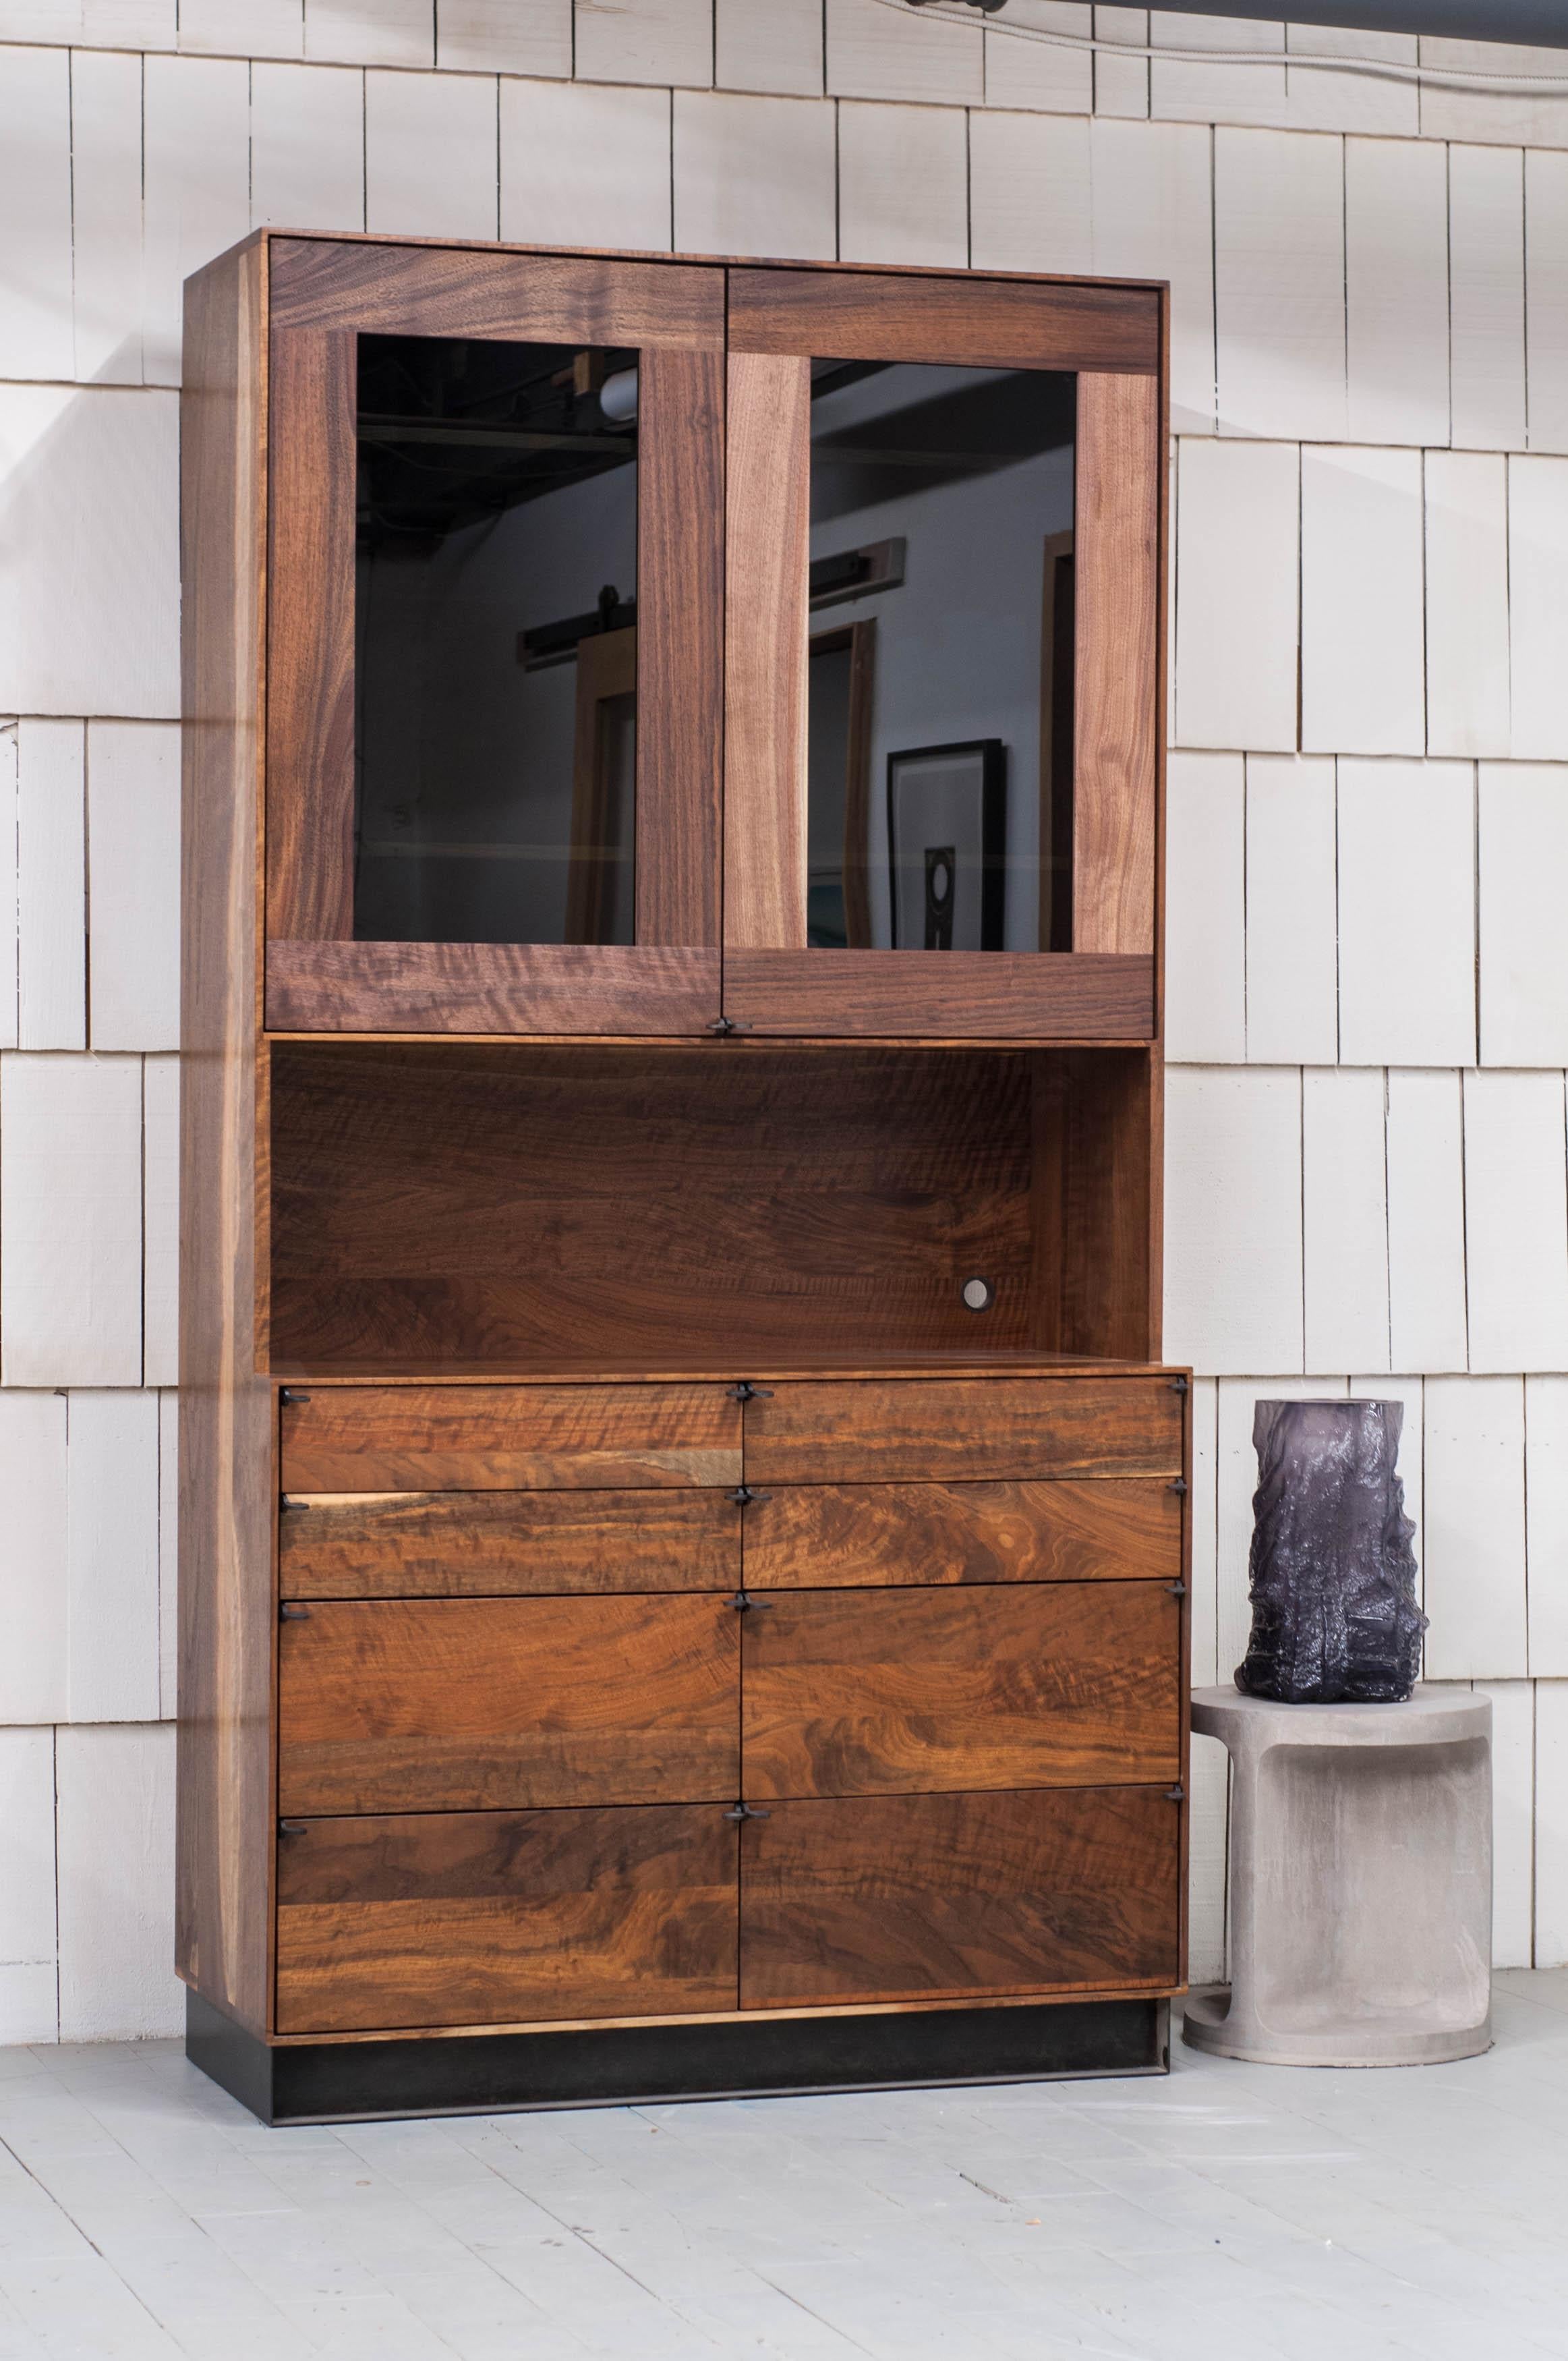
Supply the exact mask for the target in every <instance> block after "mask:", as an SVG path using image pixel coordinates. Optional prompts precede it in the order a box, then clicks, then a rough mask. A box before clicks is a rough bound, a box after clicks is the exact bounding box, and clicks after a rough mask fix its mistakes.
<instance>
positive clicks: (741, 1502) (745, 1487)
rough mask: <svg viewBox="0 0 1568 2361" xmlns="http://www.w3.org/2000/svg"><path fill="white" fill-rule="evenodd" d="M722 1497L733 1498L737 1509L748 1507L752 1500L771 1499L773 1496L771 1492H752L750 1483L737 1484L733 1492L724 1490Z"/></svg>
mask: <svg viewBox="0 0 1568 2361" xmlns="http://www.w3.org/2000/svg"><path fill="white" fill-rule="evenodd" d="M724 1497H725V1499H727V1500H733V1501H734V1503H735V1506H736V1507H737V1508H738V1509H749V1508H751V1505H752V1503H753V1502H754V1501H756V1500H771V1499H773V1494H772V1493H771V1492H753V1491H752V1489H751V1486H750V1484H737V1485H736V1487H735V1489H734V1490H733V1492H726V1494H725V1495H724Z"/></svg>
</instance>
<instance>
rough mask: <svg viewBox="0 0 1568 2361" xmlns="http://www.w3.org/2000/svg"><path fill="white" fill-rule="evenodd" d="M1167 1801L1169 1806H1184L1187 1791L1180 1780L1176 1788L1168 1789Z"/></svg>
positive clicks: (1166, 1792)
mask: <svg viewBox="0 0 1568 2361" xmlns="http://www.w3.org/2000/svg"><path fill="white" fill-rule="evenodd" d="M1165 1799H1166V1802H1167V1803H1168V1804H1184V1803H1185V1802H1186V1801H1187V1790H1186V1788H1185V1787H1184V1786H1183V1785H1182V1784H1181V1782H1180V1780H1178V1781H1177V1783H1176V1784H1175V1786H1174V1787H1168V1788H1167V1789H1166V1791H1165Z"/></svg>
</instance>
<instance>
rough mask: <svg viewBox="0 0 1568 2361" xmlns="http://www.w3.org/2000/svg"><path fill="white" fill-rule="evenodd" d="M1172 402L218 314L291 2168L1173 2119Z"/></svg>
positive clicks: (219, 1418) (244, 2026)
mask: <svg viewBox="0 0 1568 2361" xmlns="http://www.w3.org/2000/svg"><path fill="white" fill-rule="evenodd" d="M1165 351H1166V295H1165V291H1164V289H1163V288H1160V287H1157V286H1153V285H1144V284H1135V283H1126V282H1105V283H1099V282H1088V281H1077V280H1062V279H1056V280H1045V279H1025V278H1020V277H1009V276H1003V275H1000V274H990V275H988V274H985V273H981V272H974V273H959V272H940V271H915V270H908V271H898V270H872V269H856V268H848V267H843V268H840V267H833V266H823V267H812V268H803V267H800V266H795V265H790V266H784V265H771V264H762V263H755V262H746V263H726V262H724V261H722V260H700V259H689V260H688V259H685V258H665V257H657V258H642V257H636V256H620V255H606V254H588V253H567V252H543V251H534V250H528V249H521V248H517V247H494V246H460V245H453V244H437V243H415V242H412V241H396V240H389V239H385V238H359V237H352V238H350V237H323V236H303V235H298V236H297V235H291V234H283V233H279V232H269V233H265V234H262V235H260V236H256V237H254V238H252V239H251V240H249V241H248V242H247V244H245V245H243V246H241V247H236V249H235V250H234V251H233V252H231V253H229V254H227V255H225V256H224V257H223V258H220V259H219V260H218V261H216V262H214V263H213V264H212V265H210V266H209V268H207V269H205V270H203V271H202V272H201V273H200V274H199V275H198V276H196V277H195V278H194V279H192V280H191V282H190V284H189V286H188V288H187V291H186V315H185V356H186V358H185V390H184V393H183V397H182V413H181V414H182V432H183V461H182V466H183V478H182V481H183V497H182V529H183V559H184V618H185V623H184V634H185V636H184V695H185V716H186V729H185V767H184V879H183V895H184V1053H185V1054H184V1066H183V1083H184V1096H183V1111H182V1134H181V1189H182V1222H183V1260H182V1269H181V1439H180V1474H181V1499H180V1551H181V1559H180V1605H181V1642H180V1645H181V1664H180V1711H181V1725H180V1829H179V1938H178V1939H179V1967H180V1972H181V1976H182V1977H183V1978H184V1980H185V1982H186V1983H187V1985H188V1987H189V2021H188V2022H189V2034H188V2046H189V2050H190V2054H191V2056H192V2058H193V2059H196V2061H197V2062H198V2063H199V2064H201V2065H202V2066H203V2068H205V2070H207V2071H208V2072H209V2073H211V2074H213V2075H214V2077H215V2078H216V2079H217V2080H218V2081H220V2082H222V2083H224V2084H225V2086H226V2087H227V2088H228V2089H229V2090H230V2091H232V2092H236V2094H237V2095H238V2096H239V2097H241V2098H242V2099H243V2100H244V2101H246V2103H247V2104H248V2105H250V2106H251V2107H252V2108H254V2109H255V2110H256V2112H257V2113H258V2114H260V2115H262V2116H263V2117H265V2118H268V2119H269V2120H275V2121H287V2120H296V2121H298V2120H315V2119H324V2118H330V2117H334V2116H353V2115H364V2114H377V2113H381V2114H400V2113H412V2112H422V2111H439V2110H444V2109H466V2108H471V2109H486V2110H488V2109H493V2108H497V2107H505V2106H521V2105H557V2104H568V2103H583V2102H590V2101H602V2100H610V2099H641V2098H650V2097H680V2096H683V2095H696V2094H709V2093H714V2092H738V2091H745V2092H772V2091H789V2090H802V2089H813V2088H817V2089H820V2088H835V2087H839V2088H842V2087H849V2086H856V2085H866V2084H875V2083H881V2082H893V2081H896V2082H920V2081H928V2082H959V2081H991V2080H998V2079H1003V2078H1014V2077H1029V2076H1045V2075H1052V2074H1060V2073H1083V2072H1102V2071H1113V2070H1114V2071H1135V2070H1151V2069H1157V2068H1160V2067H1162V2066H1163V2065H1164V2064H1165V2062H1166V2055H1167V2053H1166V2022H1167V2006H1168V1999H1169V1996H1170V1995H1171V1993H1174V1992H1176V1991H1178V1990H1179V1988H1180V1986H1181V1983H1182V1979H1183V1974H1184V1949H1185V1923H1184V1894H1185V1885H1186V1878H1185V1867H1186V1861H1185V1852H1186V1829H1187V1806H1186V1801H1185V1793H1184V1790H1185V1784H1186V1777H1187V1721H1186V1711H1185V1699H1186V1697H1187V1690H1188V1641H1187V1602H1186V1582H1185V1568H1186V1564H1187V1499H1186V1492H1187V1486H1186V1481H1185V1470H1186V1467H1187V1459H1188V1446H1187V1410H1188V1386H1187V1378H1186V1377H1185V1375H1184V1374H1183V1373H1182V1372H1180V1371H1179V1370H1173V1369H1170V1368H1168V1367H1164V1366H1162V1365H1161V1363H1160V1359H1159V1329H1160V1195H1161V1088H1162V1066H1161V1049H1160V931H1161V921H1160V899H1161V876H1162V842H1163V837H1162V795H1161V780H1162V752H1161V749H1162V739H1163V730H1162V712H1163V704H1164V676H1163V656H1162V649H1163V641H1164V632H1163V620H1164V579H1165V527H1164V494H1163V481H1164V465H1163V453H1164V451H1165V448H1166V412H1165V382H1166V373H1165Z"/></svg>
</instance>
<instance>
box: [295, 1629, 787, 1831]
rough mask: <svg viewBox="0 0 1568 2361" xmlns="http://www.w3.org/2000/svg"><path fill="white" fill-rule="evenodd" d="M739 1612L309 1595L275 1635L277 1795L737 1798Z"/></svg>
mask: <svg viewBox="0 0 1568 2361" xmlns="http://www.w3.org/2000/svg"><path fill="white" fill-rule="evenodd" d="M739 1623H740V1616H739V1615H737V1613H736V1612H735V1610H734V1609H733V1608H732V1607H731V1606H730V1605H729V1603H728V1601H727V1600H725V1599H723V1598H715V1597H713V1596H712V1595H711V1594H709V1595H706V1596H697V1597H691V1598H483V1599H456V1598H455V1599H371V1600H364V1601H352V1602H351V1601H348V1600H331V1601H327V1602H325V1603H323V1604H322V1605H320V1606H313V1607H312V1608H311V1609H309V1610H308V1613H307V1615H306V1616H305V1618H304V1619H303V1620H299V1621H293V1620H289V1621H285V1623H284V1624H283V1626H282V1630H281V1632H280V1652H279V1653H280V1661H279V1697H278V1711H279V1749H278V1790H279V1810H280V1812H281V1813H283V1814H284V1815H290V1814H294V1813H299V1814H307V1813H315V1812H334V1813H342V1812H421V1811H475V1810H490V1809H496V1808H499V1807H503V1806H519V1807H521V1806H530V1805H553V1804H656V1803H675V1802H683V1803H684V1802H697V1801H700V1800H702V1799H703V1798H705V1797H724V1798H727V1799H728V1798H733V1796H734V1795H736V1794H737V1793H738V1792H739V1790H738V1785H737V1781H738V1778H739V1771H740V1764H739V1756H738V1739H739V1734H740V1732H739V1722H740V1713H739V1690H738V1675H739V1668H740V1646H739V1634H738V1629H737V1627H738V1625H739Z"/></svg>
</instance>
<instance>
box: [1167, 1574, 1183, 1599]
mask: <svg viewBox="0 0 1568 2361" xmlns="http://www.w3.org/2000/svg"><path fill="white" fill-rule="evenodd" d="M1165 1587H1166V1588H1167V1589H1168V1591H1169V1593H1170V1595H1171V1597H1172V1598H1186V1596H1187V1585H1186V1584H1185V1583H1184V1582H1183V1581H1182V1579H1181V1576H1179V1575H1178V1576H1177V1577H1176V1580H1175V1581H1174V1582H1168V1583H1167V1584H1166V1586H1165Z"/></svg>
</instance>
